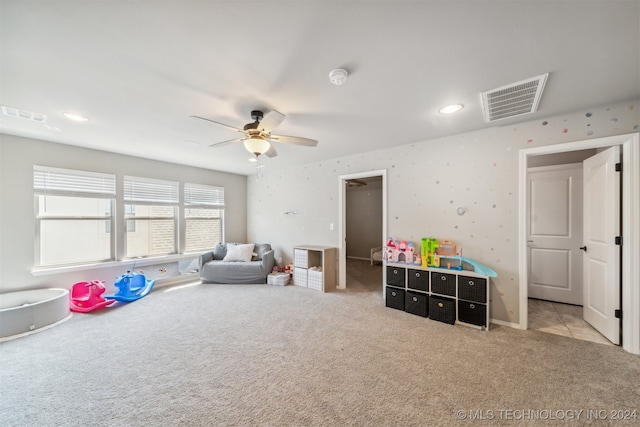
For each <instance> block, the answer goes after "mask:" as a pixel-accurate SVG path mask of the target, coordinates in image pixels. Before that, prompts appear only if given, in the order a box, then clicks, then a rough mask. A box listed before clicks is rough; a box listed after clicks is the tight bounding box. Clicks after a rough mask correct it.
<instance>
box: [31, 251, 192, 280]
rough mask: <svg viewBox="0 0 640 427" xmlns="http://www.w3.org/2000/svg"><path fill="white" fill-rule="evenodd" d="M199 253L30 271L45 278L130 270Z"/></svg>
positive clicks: (180, 259) (186, 257)
mask: <svg viewBox="0 0 640 427" xmlns="http://www.w3.org/2000/svg"><path fill="white" fill-rule="evenodd" d="M199 256H200V253H190V254H180V255H167V256H160V257H148V258H133V259H126V260H122V261H108V262H98V263H94V264H82V265H69V266H65V267H42V268H34V269H33V270H31V275H32V276H47V275H50V274H63V273H73V272H76V271H84V270H97V269H101V268H110V267H123V266H127V267H129V266H130V269H133V268H134V266H135V267H140V266H144V265H153V264H159V263H166V262H172V261H182V260H185V259H194V258H198V257H199Z"/></svg>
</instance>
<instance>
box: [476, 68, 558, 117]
mask: <svg viewBox="0 0 640 427" xmlns="http://www.w3.org/2000/svg"><path fill="white" fill-rule="evenodd" d="M548 76H549V73H547V74H542V75H540V76H537V77H533V78H530V79H527V80H523V81H521V82H518V83H513V84H510V85H507V86H502V87H499V88H497V89H493V90H489V91H487V92H482V93H481V94H480V95H481V96H482V110H483V112H484V121H485V122H487V123H489V122H495V121H496V120H502V119H507V118H510V117H516V116H521V115H523V114H531V113H535V112H536V111H537V110H538V103H539V102H540V97H541V96H542V90H543V89H544V84H545V83H546V81H547V77H548Z"/></svg>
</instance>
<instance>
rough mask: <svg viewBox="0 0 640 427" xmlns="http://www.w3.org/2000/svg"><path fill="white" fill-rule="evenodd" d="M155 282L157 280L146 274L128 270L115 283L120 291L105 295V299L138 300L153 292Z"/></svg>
mask: <svg viewBox="0 0 640 427" xmlns="http://www.w3.org/2000/svg"><path fill="white" fill-rule="evenodd" d="M155 284H156V281H155V280H150V279H147V278H146V277H145V275H144V274H141V273H134V272H131V271H127V273H126V274H123V275H122V276H120V277H118V279H117V280H116V281H115V283H114V285H115V286H116V287H117V288H118V291H117V292H116V293H115V294H114V295H107V296H105V299H112V300H116V301H122V302H132V301H136V300H139V299H140V298H142V297H144V296H146V295H147V294H148V293H149V292H151V289H153V285H155Z"/></svg>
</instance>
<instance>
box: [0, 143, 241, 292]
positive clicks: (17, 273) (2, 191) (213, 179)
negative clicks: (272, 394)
mask: <svg viewBox="0 0 640 427" xmlns="http://www.w3.org/2000/svg"><path fill="white" fill-rule="evenodd" d="M33 165H40V166H51V167H59V168H66V169H77V170H88V171H96V172H105V173H113V174H115V175H116V182H117V183H120V184H119V185H121V183H122V177H123V176H124V175H133V176H141V177H147V178H156V179H164V180H174V181H182V182H185V181H186V182H192V183H195V184H206V185H216V186H221V187H225V203H226V211H225V231H226V235H225V237H226V240H227V241H237V242H245V241H246V239H247V232H246V218H247V178H246V176H244V175H236V174H230V173H225V172H217V171H211V170H206V169H200V168H194V167H189V166H182V165H177V164H172V163H166V162H159V161H155V160H148V159H142V158H138V157H132V156H125V155H120V154H114V153H107V152H103V151H97V150H90V149H84V148H79V147H74V146H70V145H63V144H55V143H51V142H45V141H39V140H34V139H28V138H21V137H17V136H12V135H5V134H0V195H1V196H2V197H1V201H0V236H1V237H2V238H1V239H0V292H8V291H11V290H19V289H28V288H37V287H52V286H53V287H61V288H70V287H71V285H73V284H74V283H75V282H78V281H87V280H105V281H106V282H107V286H108V285H109V284H113V282H114V280H115V278H116V277H118V276H119V275H120V274H123V273H124V272H125V271H126V270H127V268H130V267H131V262H129V263H124V264H123V265H120V266H114V267H110V268H100V269H92V270H88V271H80V272H74V273H64V274H50V275H45V276H34V275H32V274H31V270H32V268H33V266H34V250H35V248H34V238H35V226H34V197H33Z"/></svg>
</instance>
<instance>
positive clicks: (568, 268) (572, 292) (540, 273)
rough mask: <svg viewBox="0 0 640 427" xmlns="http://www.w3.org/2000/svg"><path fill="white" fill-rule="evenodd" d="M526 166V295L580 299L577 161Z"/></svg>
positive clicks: (568, 300)
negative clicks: (527, 247) (527, 267)
mask: <svg viewBox="0 0 640 427" xmlns="http://www.w3.org/2000/svg"><path fill="white" fill-rule="evenodd" d="M527 172H528V174H527V176H528V186H529V212H528V213H527V215H528V218H527V221H528V246H529V289H528V295H529V297H530V298H539V299H544V300H548V301H556V302H563V303H567V304H575V305H582V300H583V297H582V253H581V251H580V250H579V249H578V248H579V247H580V246H582V239H583V236H582V179H583V178H582V164H580V163H577V164H568V165H557V166H543V167H536V168H529V169H528V171H527Z"/></svg>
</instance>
